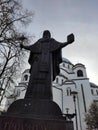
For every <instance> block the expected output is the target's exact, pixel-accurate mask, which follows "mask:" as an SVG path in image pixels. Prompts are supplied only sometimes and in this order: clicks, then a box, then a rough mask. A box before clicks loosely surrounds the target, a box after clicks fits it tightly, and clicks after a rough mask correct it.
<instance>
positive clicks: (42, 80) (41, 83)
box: [21, 30, 74, 100]
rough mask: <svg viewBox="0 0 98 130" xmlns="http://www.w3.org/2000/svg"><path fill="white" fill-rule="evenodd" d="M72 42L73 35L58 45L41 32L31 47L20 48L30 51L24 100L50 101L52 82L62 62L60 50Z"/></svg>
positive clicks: (47, 32)
mask: <svg viewBox="0 0 98 130" xmlns="http://www.w3.org/2000/svg"><path fill="white" fill-rule="evenodd" d="M72 42H74V35H73V34H70V35H69V36H68V37H67V42H64V43H60V42H58V41H56V40H55V39H53V38H51V34H50V32H49V31H48V30H45V31H44V32H43V37H42V38H41V39H39V40H38V41H37V42H36V43H34V44H33V45H31V46H24V45H22V44H21V48H24V49H27V50H29V51H30V57H29V60H28V62H29V64H30V65H31V68H30V80H29V83H28V88H27V92H26V95H25V98H32V99H49V100H51V99H52V90H51V89H52V81H53V80H55V77H56V76H57V75H59V72H60V69H59V64H60V63H61V62H62V54H61V50H62V48H63V47H65V46H67V45H68V44H71V43H72Z"/></svg>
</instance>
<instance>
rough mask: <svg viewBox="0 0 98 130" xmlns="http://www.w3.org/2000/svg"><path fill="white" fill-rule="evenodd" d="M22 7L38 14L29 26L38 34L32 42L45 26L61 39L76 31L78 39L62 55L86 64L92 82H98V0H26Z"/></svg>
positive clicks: (31, 31)
mask: <svg viewBox="0 0 98 130" xmlns="http://www.w3.org/2000/svg"><path fill="white" fill-rule="evenodd" d="M23 6H24V7H25V8H28V9H30V10H32V11H34V14H35V15H34V17H33V21H32V23H31V24H30V26H29V27H27V28H26V29H27V31H28V32H29V33H30V34H32V35H35V38H34V39H33V41H32V43H33V42H35V41H36V40H37V39H39V38H40V37H41V36H42V32H43V30H46V29H48V30H50V32H51V34H52V37H53V38H55V39H56V40H58V41H60V42H64V41H66V36H67V35H68V34H70V33H74V35H75V42H74V43H73V44H71V45H69V46H67V47H66V48H64V49H63V57H65V58H67V59H69V60H70V61H71V62H72V63H73V64H76V63H82V64H84V65H85V67H86V69H87V75H88V78H89V79H90V81H91V82H93V83H95V84H97V85H98V79H97V78H98V61H97V59H98V58H97V56H98V0H23Z"/></svg>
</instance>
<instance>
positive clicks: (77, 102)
mask: <svg viewBox="0 0 98 130" xmlns="http://www.w3.org/2000/svg"><path fill="white" fill-rule="evenodd" d="M29 77H30V74H29V69H27V70H25V71H24V72H23V73H22V77H21V82H20V83H19V84H18V86H16V87H15V95H16V96H15V100H18V99H22V98H24V96H25V93H26V89H27V85H28V81H29ZM52 92H53V100H54V101H55V102H56V103H57V104H58V105H59V106H60V108H61V110H62V113H63V114H64V116H65V115H75V116H74V118H73V119H72V120H73V121H74V129H75V130H77V129H78V130H86V124H85V121H84V118H85V113H86V112H87V110H88V108H89V106H90V105H91V103H92V102H93V101H96V102H98V86H97V85H95V84H93V83H90V82H89V78H88V77H87V73H86V68H85V66H84V65H83V64H80V63H78V64H75V65H73V64H72V63H71V62H70V61H69V60H68V59H66V58H63V62H62V63H61V64H60V75H58V76H57V77H56V79H55V81H54V82H53V87H52ZM68 120H70V118H68Z"/></svg>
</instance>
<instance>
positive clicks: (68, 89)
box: [66, 87, 71, 96]
mask: <svg viewBox="0 0 98 130" xmlns="http://www.w3.org/2000/svg"><path fill="white" fill-rule="evenodd" d="M66 93H67V96H70V95H71V88H69V87H68V88H67V89H66Z"/></svg>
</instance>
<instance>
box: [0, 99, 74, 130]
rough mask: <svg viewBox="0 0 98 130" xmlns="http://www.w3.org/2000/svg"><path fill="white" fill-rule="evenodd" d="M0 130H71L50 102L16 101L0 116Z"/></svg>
mask: <svg viewBox="0 0 98 130" xmlns="http://www.w3.org/2000/svg"><path fill="white" fill-rule="evenodd" d="M0 130H73V122H72V121H66V118H65V117H63V115H62V112H61V109H60V108H59V106H58V105H57V104H56V103H55V102H53V101H51V100H31V99H21V100H17V101H15V102H14V103H12V105H11V106H10V107H9V109H8V111H7V112H6V113H5V114H3V115H1V116H0Z"/></svg>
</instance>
